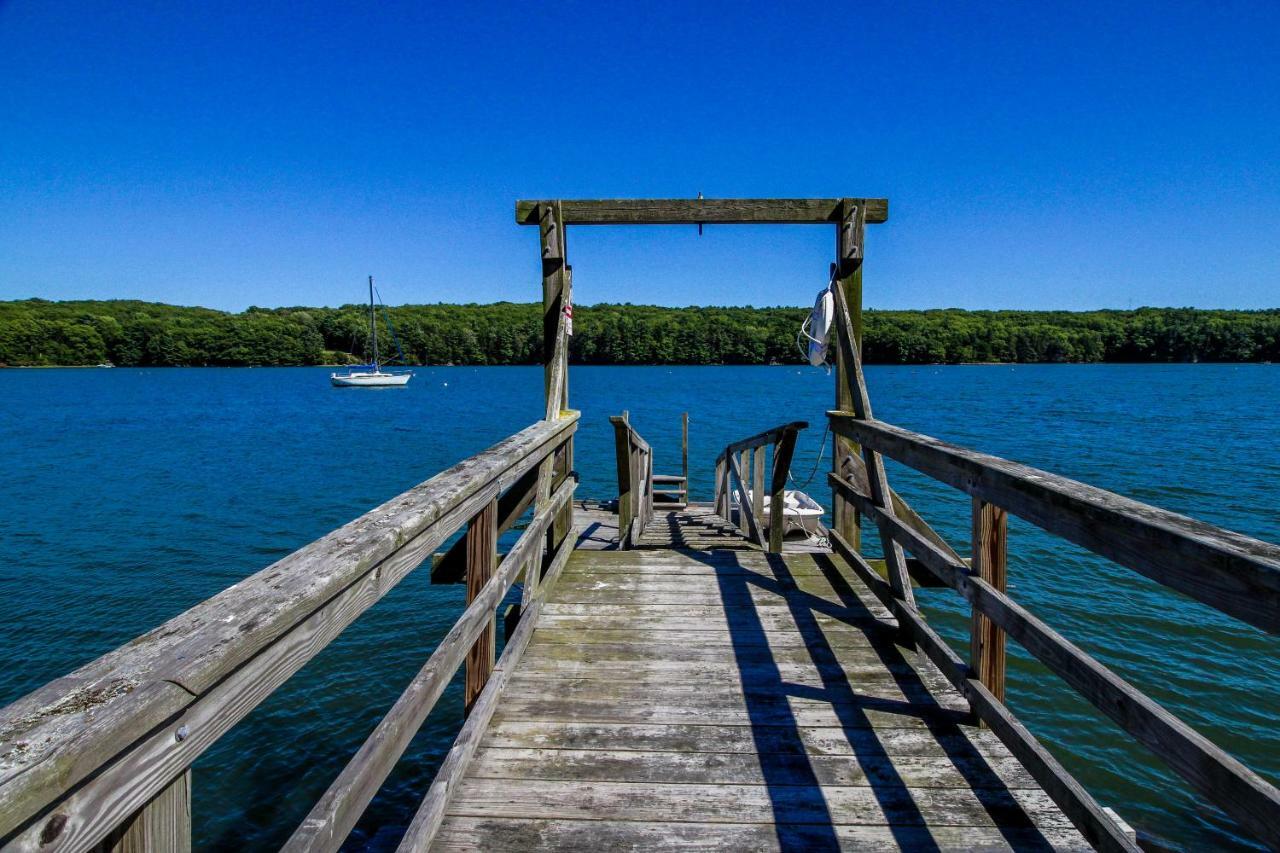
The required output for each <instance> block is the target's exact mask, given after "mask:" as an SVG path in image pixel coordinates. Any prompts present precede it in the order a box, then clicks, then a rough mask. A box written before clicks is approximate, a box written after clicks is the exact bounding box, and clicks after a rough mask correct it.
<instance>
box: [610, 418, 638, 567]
mask: <svg viewBox="0 0 1280 853" xmlns="http://www.w3.org/2000/svg"><path fill="white" fill-rule="evenodd" d="M609 421H610V422H611V423H612V424H613V449H614V456H615V458H616V461H617V471H618V547H619V548H621V549H622V550H624V551H625V550H627V549H628V548H630V547H631V545H632V542H631V520H632V519H633V518H635V514H636V492H635V470H636V466H635V462H634V461H633V459H632V449H631V430H630V428H629V427H628V425H627V413H626V412H623V413H622V417H617V416H614V417H611V418H609Z"/></svg>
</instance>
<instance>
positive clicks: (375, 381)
mask: <svg viewBox="0 0 1280 853" xmlns="http://www.w3.org/2000/svg"><path fill="white" fill-rule="evenodd" d="M412 378H413V374H412V373H382V372H381V371H379V372H377V373H331V374H329V381H330V382H332V383H333V385H334V387H335V388H390V387H394V386H398V385H408V384H409V380H410V379H412Z"/></svg>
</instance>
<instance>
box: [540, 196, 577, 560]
mask: <svg viewBox="0 0 1280 853" xmlns="http://www.w3.org/2000/svg"><path fill="white" fill-rule="evenodd" d="M538 235H539V241H540V243H541V249H542V354H543V387H544V389H545V396H546V414H545V417H546V419H547V420H549V421H550V420H555V419H557V418H559V417H560V413H561V412H562V411H564V410H566V409H568V408H569V339H568V335H567V334H566V326H565V316H564V309H565V306H566V305H570V304H571V303H572V295H573V294H572V291H573V270H572V269H571V268H570V267H569V265H568V263H567V262H566V260H565V259H566V257H567V253H566V249H567V236H568V235H567V234H566V232H565V227H564V218H563V217H562V216H561V213H560V203H559V202H546V203H543V204H540V205H538ZM572 469H573V436H570V437H569V439H568V441H566V442H565V445H564V448H563V450H562V451H561V452H560V453H559V454H557V456H556V465H555V470H554V479H555V483H556V484H557V485H558V484H559V483H562V482H564V479H565V478H566V477H568V476H569V472H570V471H571V470H572ZM549 492H550V490H549V489H548V493H549ZM572 529H573V503H572V502H568V503H566V504H565V505H564V509H562V510H561V511H560V512H559V513H557V515H556V518H555V521H554V522H553V523H552V526H551V531H550V533H549V537H548V538H549V541H550V542H551V543H552V548H554V547H555V546H557V545H558V544H559V543H560V542H561V541H563V539H564V537H565V536H567V535H568V534H569V531H570V530H572Z"/></svg>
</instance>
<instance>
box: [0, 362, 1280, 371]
mask: <svg viewBox="0 0 1280 853" xmlns="http://www.w3.org/2000/svg"><path fill="white" fill-rule="evenodd" d="M1226 364H1231V365H1240V364H1254V365H1257V366H1259V367H1269V366H1271V365H1272V364H1273V362H1270V361H957V362H951V363H945V362H935V363H914V362H913V363H910V364H886V363H883V362H882V363H869V364H867V365H866V366H867V367H1042V366H1053V367H1103V366H1106V365H1114V366H1117V367H1120V366H1125V367H1171V366H1179V365H1186V366H1187V367H1195V366H1199V365H1204V366H1212V365H1226ZM350 366H351V365H349V364H113V365H111V367H100V366H98V365H96V364H0V370H117V369H119V370H340V369H342V368H346V367H350ZM541 366H542V365H541V364H410V365H403V366H402V365H394V366H392V368H391V369H393V370H410V371H412V370H437V369H443V370H457V369H461V368H468V369H473V370H474V369H488V368H501V367H541ZM569 366H570V367H618V368H627V367H667V368H672V367H761V368H769V367H781V368H806V367H809V366H810V365H808V364H805V363H803V362H793V363H787V364H670V363H667V364H663V363H656V364H592V363H582V362H570V365H569ZM814 369H820V368H814Z"/></svg>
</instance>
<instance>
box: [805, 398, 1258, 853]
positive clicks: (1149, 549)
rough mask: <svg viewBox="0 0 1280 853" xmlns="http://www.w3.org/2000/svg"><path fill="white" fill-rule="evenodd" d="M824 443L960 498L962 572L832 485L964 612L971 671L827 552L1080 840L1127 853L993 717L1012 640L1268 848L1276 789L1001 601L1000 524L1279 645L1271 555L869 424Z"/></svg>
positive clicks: (1109, 828) (1120, 500)
mask: <svg viewBox="0 0 1280 853" xmlns="http://www.w3.org/2000/svg"><path fill="white" fill-rule="evenodd" d="M828 417H829V419H830V422H831V425H832V429H833V430H834V431H835V432H837V433H838V434H840V435H842V436H844V437H846V438H848V439H849V440H851V441H854V442H858V443H859V444H860V445H862V446H863V447H865V448H871V449H874V450H875V451H876V452H878V453H883V454H884V455H886V456H888V457H890V458H892V459H895V460H897V461H898V462H901V463H903V464H905V465H908V466H910V467H912V468H915V469H916V470H918V471H920V472H922V473H924V474H926V475H928V476H930V477H933V478H934V479H936V480H939V481H940V482H943V483H946V484H948V485H950V486H952V487H954V488H957V489H959V490H961V491H964V492H967V493H968V494H969V495H970V497H971V498H972V502H973V506H972V512H971V522H972V529H973V538H974V565H973V566H972V567H970V566H967V565H965V564H964V563H963V562H962V561H958V560H956V559H955V558H954V557H953V556H951V554H952V553H954V552H950V553H948V551H947V550H944V549H942V548H940V547H939V546H938V545H937V544H936V543H934V542H933V541H931V540H930V539H929V538H928V537H926V536H924V535H922V534H921V533H920V532H919V531H917V530H915V529H914V528H912V527H911V526H910V525H909V524H907V523H906V522H905V521H904V520H903V519H900V518H897V517H895V516H894V515H892V514H891V513H889V512H887V511H886V510H885V509H884V508H883V507H882V506H880V505H879V503H878V502H877V501H876V500H875V499H874V498H873V496H872V495H870V494H869V493H868V491H867V490H866V489H865V488H861V487H859V486H858V485H856V484H854V483H853V482H850V481H849V480H846V479H845V478H843V477H840V476H839V475H837V474H831V475H830V476H829V480H830V482H831V485H832V487H833V488H834V489H836V490H837V491H839V492H840V493H841V495H842V497H843V498H844V499H845V500H847V501H849V502H850V503H851V504H852V505H853V506H855V507H857V508H858V510H859V511H861V512H864V513H866V514H867V515H869V516H870V517H872V518H873V519H874V520H875V521H876V522H877V523H879V524H880V525H882V528H883V529H884V530H886V531H887V533H888V535H889V536H891V537H892V538H893V540H894V541H895V542H896V543H897V544H898V545H900V546H901V547H903V548H905V549H906V550H908V551H910V552H911V553H912V554H913V555H914V556H915V557H916V558H917V559H918V560H919V561H920V563H921V564H923V565H924V566H925V567H926V568H927V569H928V570H929V571H930V572H931V573H933V575H935V576H936V577H937V578H938V579H939V580H940V581H941V582H942V583H943V584H944V585H945V586H948V587H951V588H952V589H953V590H955V591H956V592H958V593H959V594H960V595H962V596H963V597H964V598H965V599H966V600H967V601H968V602H969V603H970V605H971V607H972V611H973V619H972V629H971V637H972V639H971V646H972V655H973V658H972V661H971V663H965V662H964V661H963V660H962V659H961V658H960V657H959V656H958V655H956V654H955V652H953V651H952V650H951V648H950V647H949V646H947V644H946V643H945V642H944V641H943V640H942V639H941V638H940V637H939V636H938V635H937V634H936V633H935V632H934V631H933V629H932V628H931V627H930V626H929V625H928V624H927V623H926V622H925V621H924V620H923V618H922V617H921V616H920V614H919V613H918V612H917V611H916V610H915V609H914V608H912V607H909V606H908V605H907V602H905V601H904V600H903V599H902V598H901V597H899V596H898V595H897V592H896V590H894V589H893V588H891V587H890V586H889V585H888V584H886V583H885V581H883V580H881V579H880V578H879V577H878V576H876V575H875V574H874V570H872V569H871V567H870V566H869V565H868V564H867V562H866V560H864V559H863V558H862V557H861V555H860V554H859V553H858V552H857V550H856V549H855V548H854V547H853V546H852V543H850V542H848V541H847V539H846V538H845V537H843V536H842V535H840V534H839V533H835V532H833V535H832V537H831V541H832V545H833V547H834V548H835V549H836V551H837V552H838V553H840V554H841V555H842V556H843V557H844V558H845V560H846V561H847V562H849V563H850V565H852V566H853V567H854V569H855V571H857V572H858V574H859V575H860V576H861V577H862V578H863V580H864V581H865V582H866V583H867V584H868V586H869V587H870V588H871V589H872V591H873V592H875V594H876V595H877V596H878V597H879V598H880V599H881V601H883V602H884V603H885V605H886V606H887V607H889V608H890V610H892V612H893V613H894V615H895V616H896V617H897V618H898V619H899V622H900V624H901V625H902V626H903V627H904V628H905V629H906V630H907V631H908V633H909V634H910V636H911V637H912V638H913V639H914V640H915V641H916V643H917V644H918V646H919V647H920V648H921V649H922V650H923V651H924V653H925V654H926V655H928V657H929V658H930V659H932V660H933V661H934V663H936V664H937V665H938V667H939V668H940V669H941V670H942V672H943V673H944V674H945V675H946V676H947V678H948V679H949V680H950V681H951V683H952V684H953V685H954V686H955V687H956V688H957V689H958V690H960V691H961V693H963V694H964V695H965V696H966V697H967V698H968V700H969V702H970V705H971V707H972V709H973V711H974V713H975V714H976V715H977V716H978V717H979V718H980V719H981V720H982V721H983V722H984V723H986V724H987V725H989V726H990V727H991V729H992V730H993V731H994V732H995V733H996V734H997V735H998V736H999V737H1000V739H1001V740H1002V741H1004V743H1005V745H1006V746H1008V747H1009V749H1010V751H1011V752H1012V753H1013V754H1014V756H1015V757H1017V758H1018V759H1019V760H1020V761H1022V763H1023V764H1024V765H1025V766H1026V767H1027V769H1028V770H1029V771H1030V772H1031V774H1032V776H1033V777H1035V779H1036V781H1037V782H1039V783H1040V784H1041V786H1042V787H1043V788H1044V790H1045V792H1046V793H1047V794H1049V796H1050V797H1052V798H1053V799H1054V801H1055V802H1056V803H1057V804H1058V805H1059V807H1061V808H1062V809H1063V811H1064V812H1065V813H1066V814H1067V816H1068V817H1069V818H1071V820H1072V822H1073V823H1074V824H1075V826H1076V827H1077V828H1078V829H1079V830H1080V831H1081V832H1082V833H1084V835H1085V838H1086V839H1088V840H1089V841H1090V843H1092V844H1094V845H1095V846H1098V847H1101V848H1105V849H1134V848H1133V847H1132V843H1131V842H1130V841H1129V840H1128V839H1127V838H1124V837H1123V836H1122V835H1121V834H1120V833H1119V832H1118V830H1117V829H1116V826H1115V823H1114V821H1112V820H1111V819H1110V818H1109V817H1108V816H1106V815H1104V814H1103V813H1102V811H1101V809H1100V807H1099V806H1098V804H1097V803H1096V802H1095V801H1094V800H1093V799H1092V797H1090V796H1089V794H1088V793H1087V792H1086V791H1084V790H1083V788H1081V787H1080V786H1079V784H1078V783H1077V782H1076V781H1075V780H1074V779H1072V778H1071V776H1070V775H1069V774H1068V773H1067V772H1066V770H1065V769H1063V768H1062V766H1061V765H1060V764H1059V763H1058V762H1057V761H1056V760H1055V759H1054V758H1053V757H1052V755H1050V754H1049V753H1048V752H1047V751H1046V750H1045V749H1044V748H1043V747H1042V746H1041V745H1040V744H1039V743H1038V742H1037V741H1036V739H1035V738H1034V736H1032V735H1031V733H1030V732H1028V731H1027V730H1026V729H1025V728H1024V727H1022V726H1021V725H1020V724H1019V723H1018V722H1017V720H1016V719H1014V717H1013V716H1012V714H1010V712H1009V711H1008V709H1007V708H1006V707H1005V705H1004V703H1003V693H1004V689H1005V684H1004V680H1005V679H1004V642H1005V637H1006V636H1007V637H1012V638H1013V639H1014V640H1015V641H1016V642H1018V643H1019V644H1020V645H1021V646H1022V647H1023V648H1024V649H1026V650H1027V651H1028V652H1029V653H1030V654H1031V655H1033V656H1034V657H1035V658H1037V659H1038V660H1039V661H1040V662H1041V663H1043V664H1044V665H1045V666H1046V667H1048V669H1049V670H1050V671H1052V672H1053V673H1055V674H1056V675H1058V676H1059V677H1060V678H1062V679H1063V681H1065V682H1066V683H1067V685H1068V686H1070V687H1071V688H1072V689H1074V690H1075V691H1076V692H1077V693H1079V694H1080V695H1081V696H1083V697H1084V698H1085V699H1087V700H1088V701H1089V702H1091V703H1092V704H1093V705H1094V706H1095V707H1097V708H1098V709H1099V710H1101V711H1102V712H1103V713H1104V714H1106V715H1107V716H1108V717H1110V718H1111V719H1112V720H1113V721H1114V722H1116V723H1117V724H1118V725H1119V726H1120V727H1121V728H1123V729H1124V730H1125V731H1126V732H1127V733H1129V734H1130V735H1132V736H1133V737H1134V738H1135V739H1136V740H1137V741H1138V742H1140V743H1142V744H1143V745H1144V746H1146V747H1147V748H1148V749H1149V750H1151V751H1152V752H1153V753H1154V754H1155V755H1156V756H1157V757H1159V758H1160V759H1161V760H1162V761H1164V762H1165V763H1166V764H1167V765H1168V766H1169V767H1170V768H1171V769H1172V770H1173V771H1174V772H1176V773H1177V774H1178V775H1180V776H1182V778H1183V779H1185V780H1186V781H1187V782H1188V783H1190V784H1191V785H1192V787H1194V788H1195V789H1196V790H1198V791H1199V792H1200V793H1201V794H1202V795H1204V796H1205V797H1206V798H1207V799H1209V800H1210V801H1211V802H1213V803H1215V804H1216V805H1217V806H1218V807H1219V808H1221V809H1222V810H1223V811H1224V812H1226V813H1227V814H1228V815H1230V816H1231V817H1233V818H1234V819H1235V820H1236V821H1237V823H1238V824H1239V825H1240V827H1241V828H1242V829H1243V830H1244V831H1245V832H1247V833H1248V834H1250V835H1252V836H1253V837H1255V838H1257V839H1258V840H1259V841H1261V842H1262V843H1263V844H1265V845H1267V846H1269V847H1272V848H1280V789H1277V787H1276V786H1275V785H1273V784H1272V783H1270V782H1269V781H1267V780H1265V779H1263V778H1262V777H1261V776H1259V775H1258V774H1257V773H1255V772H1254V771H1252V770H1251V769H1249V768H1248V767H1246V766H1245V765H1243V764H1242V763H1241V762H1240V761H1238V760H1237V759H1235V758H1234V757H1232V756H1231V755H1229V754H1228V753H1226V752H1225V751H1223V750H1222V749H1221V748H1219V747H1218V746H1216V745H1215V744H1213V743H1212V742H1210V741H1209V740H1208V739H1207V738H1205V737H1204V736H1202V735H1201V734H1199V733H1198V732H1197V731H1195V730H1194V729H1193V728H1191V727H1190V726H1188V725H1187V724H1186V723H1184V722H1183V721H1182V720H1180V719H1179V718H1177V717H1176V716H1174V715H1173V714H1171V713H1170V712H1169V711H1168V710H1166V709H1165V708H1163V707H1162V706H1160V705H1159V704H1158V703H1156V702H1155V701H1153V700H1152V699H1151V698H1149V697H1148V696H1146V695H1145V694H1143V693H1142V692H1141V691H1140V690H1138V689H1137V688H1136V687H1134V686H1133V685H1132V684H1130V683H1128V682H1127V681H1125V680H1124V679H1123V678H1121V677H1120V676H1119V675H1117V674H1116V673H1115V672H1113V671H1112V670H1111V669H1109V668H1108V667H1106V666H1104V665H1103V664H1102V663H1100V662H1099V661H1098V660H1096V659H1095V658H1093V657H1092V656H1091V655H1089V654H1087V653H1086V652H1085V651H1083V650H1082V649H1080V648H1079V647H1077V646H1076V645H1074V644H1073V643H1071V642H1070V641H1068V640H1067V639H1065V638H1064V637H1062V636H1061V635H1060V634H1058V633H1057V632H1056V631H1054V630H1053V629H1052V628H1051V627H1049V626H1048V625H1047V624H1045V623H1044V622H1042V621H1041V620H1040V619H1039V618H1037V617H1036V616H1035V615H1033V614H1032V613H1030V612H1029V611H1027V610H1026V609H1025V608H1023V607H1022V606H1021V605H1019V604H1017V603H1016V602H1015V601H1014V600H1013V599H1011V598H1010V597H1009V596H1008V595H1007V593H1006V591H1005V579H1004V576H1005V562H1006V548H1007V533H1006V518H1007V515H1008V514H1013V515H1017V516H1019V517H1020V518H1023V519H1025V520H1026V521H1029V522H1031V523H1032V524H1034V525H1036V526H1038V527H1040V528H1041V529H1043V530H1045V531H1047V532H1049V533H1050V534H1053V535H1056V536H1060V537H1062V538H1064V539H1066V540H1068V541H1070V542H1073V543H1075V544H1076V545H1080V546H1082V547H1084V548H1087V549H1089V550H1090V551H1093V552H1094V553H1096V554H1098V555H1100V556H1102V557H1105V558H1107V559H1110V560H1113V561H1114V562H1116V563H1119V564H1120V565H1122V566H1125V567H1127V568H1130V569H1132V570H1134V571H1137V572H1139V573H1140V574H1142V575H1144V576H1146V577H1148V578H1150V579H1152V580H1154V581H1156V582H1158V583H1161V584H1163V585H1165V586H1168V587H1170V588H1171V589H1174V590H1177V591H1178V592H1181V593H1183V594H1185V595H1188V596H1190V597H1192V598H1194V599H1196V600H1198V601H1200V602H1202V603H1203V604H1206V605H1208V606H1210V607H1213V608H1215V609H1217V610H1220V611H1221V612H1223V613H1225V614H1227V615H1229V616H1232V617H1234V618H1237V619H1240V620H1242V621H1244V622H1247V623H1249V624H1250V625H1253V626H1255V627H1257V628H1260V629H1262V630H1264V631H1267V632H1269V633H1271V634H1276V633H1280V547H1277V546H1276V545H1273V544H1270V543H1267V542H1262V541H1260V540H1257V539H1252V538H1250V537H1247V536H1243V535H1241V534H1238V533H1234V532H1232V531H1228V530H1224V529H1222V528H1218V527H1214V526H1213V525H1209V524H1205V523H1203V522H1200V521H1196V520H1194V519H1191V518H1188V517H1186V516H1182V515H1178V514H1176V513H1172V512H1168V511H1167V510H1163V509H1159V508H1158V507H1153V506H1150V505H1147V504H1142V503H1139V502H1138V501H1134V500H1131V499H1129V498H1125V497H1123V496H1121V495H1117V494H1114V493H1112V492H1107V491H1104V490H1102V489H1098V488H1095V487H1092V486H1088V485H1085V484H1083V483H1079V482H1076V481H1073V480H1069V479H1067V478H1065V477H1060V476H1057V475H1055V474H1051V473H1048V472H1045V471H1040V470H1037V469H1034V468H1030V467H1028V466H1025V465H1021V464H1018V463H1015V462H1010V461H1008V460H1004V459H999V458H997V457H994V456H988V455H986V454H982V453H977V452H975V451H972V450H968V449H965V448H962V447H958V446H955V445H951V444H947V443H945V442H942V441H940V440H938V439H935V438H931V437H929V436H925V435H920V434H918V433H913V432H910V431H908V430H905V429H902V428H900V427H896V426H892V425H890V424H886V423H884V422H882V421H877V420H874V419H861V418H857V417H855V416H852V415H850V414H849V413H847V412H838V411H833V412H829V413H828Z"/></svg>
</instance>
